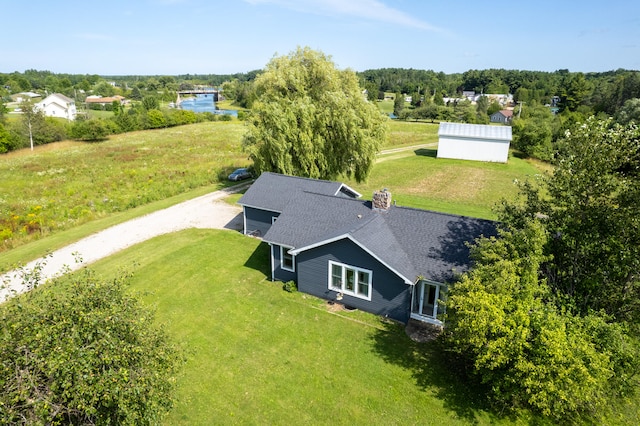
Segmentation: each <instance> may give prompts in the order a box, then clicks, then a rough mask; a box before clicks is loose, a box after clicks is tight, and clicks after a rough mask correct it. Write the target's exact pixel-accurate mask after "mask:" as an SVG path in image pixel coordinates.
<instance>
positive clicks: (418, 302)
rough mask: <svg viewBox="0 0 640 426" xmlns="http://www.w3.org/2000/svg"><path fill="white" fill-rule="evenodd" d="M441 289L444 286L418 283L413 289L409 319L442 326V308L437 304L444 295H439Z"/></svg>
mask: <svg viewBox="0 0 640 426" xmlns="http://www.w3.org/2000/svg"><path fill="white" fill-rule="evenodd" d="M443 289H444V285H441V284H438V283H432V282H429V281H424V280H423V281H419V282H418V283H417V284H416V285H415V286H414V289H413V297H412V301H411V318H413V319H417V320H419V321H425V322H428V323H431V324H437V325H442V314H443V313H444V306H443V305H442V304H441V303H439V300H440V299H441V297H442V296H443V295H444V294H441V290H443ZM442 293H444V292H442Z"/></svg>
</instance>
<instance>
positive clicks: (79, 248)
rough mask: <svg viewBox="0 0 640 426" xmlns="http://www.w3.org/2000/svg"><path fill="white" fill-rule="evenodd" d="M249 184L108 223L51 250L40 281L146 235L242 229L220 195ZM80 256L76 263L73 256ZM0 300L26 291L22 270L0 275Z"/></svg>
mask: <svg viewBox="0 0 640 426" xmlns="http://www.w3.org/2000/svg"><path fill="white" fill-rule="evenodd" d="M248 185H249V184H248V183H244V184H240V185H235V186H232V187H230V188H226V189H224V190H220V191H215V192H212V193H210V194H207V195H203V196H201V197H198V198H194V199H191V200H189V201H185V202H183V203H180V204H176V205H174V206H171V207H169V208H166V209H164V210H158V211H156V212H153V213H150V214H148V215H145V216H141V217H139V218H136V219H132V220H130V221H128V222H124V223H121V224H119V225H115V226H112V227H111V228H107V229H105V230H103V231H100V232H98V233H96V234H93V235H90V236H88V237H86V238H83V239H82V240H80V241H78V242H75V243H73V244H71V245H69V246H66V247H63V248H61V249H59V250H56V251H54V252H53V253H52V254H51V256H50V257H48V258H47V259H46V263H45V264H44V267H43V268H42V271H41V282H44V281H46V280H47V279H49V278H52V277H55V276H57V275H60V274H61V273H62V272H63V271H65V270H72V271H73V270H76V269H80V268H81V267H83V266H86V265H88V264H90V263H93V262H95V261H97V260H99V259H102V258H104V257H107V256H109V255H111V254H113V253H116V252H118V251H120V250H123V249H125V248H127V247H131V246H133V245H135V244H138V243H141V242H143V241H146V240H148V239H150V238H153V237H156V236H158V235H162V234H168V233H170V232H175V231H179V230H182V229H187V228H208V229H233V230H242V226H243V223H242V209H241V208H240V207H239V206H232V205H229V204H227V203H225V202H223V201H219V200H220V199H221V198H224V197H226V196H227V195H229V194H231V193H234V192H238V191H240V190H242V189H244V188H245V187H247V186H248ZM74 253H77V254H78V255H79V258H81V259H82V262H81V263H77V262H76V257H77V256H76V255H74ZM42 261H43V259H38V260H34V261H33V262H29V263H28V264H27V265H25V268H24V269H25V270H27V271H30V270H32V269H33V267H34V266H35V265H36V264H37V263H38V262H42ZM2 283H4V285H3V286H2V288H0V302H2V301H4V300H6V299H8V298H9V297H11V295H12V294H13V293H22V292H23V291H25V290H26V288H25V286H24V285H23V279H22V273H21V272H20V271H10V272H8V273H6V274H4V275H1V276H0V285H1V284H2Z"/></svg>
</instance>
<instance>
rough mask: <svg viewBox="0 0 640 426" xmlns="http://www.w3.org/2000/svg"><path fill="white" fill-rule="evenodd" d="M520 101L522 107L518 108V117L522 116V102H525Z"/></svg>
mask: <svg viewBox="0 0 640 426" xmlns="http://www.w3.org/2000/svg"><path fill="white" fill-rule="evenodd" d="M518 103H519V104H520V109H518V118H520V114H521V113H522V104H524V103H525V102H524V101H518Z"/></svg>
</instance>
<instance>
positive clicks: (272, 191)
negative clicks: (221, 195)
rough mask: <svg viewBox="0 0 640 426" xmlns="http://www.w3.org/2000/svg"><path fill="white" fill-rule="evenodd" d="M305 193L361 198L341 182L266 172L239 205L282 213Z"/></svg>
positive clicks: (239, 201) (240, 200)
mask: <svg viewBox="0 0 640 426" xmlns="http://www.w3.org/2000/svg"><path fill="white" fill-rule="evenodd" d="M304 192H313V193H317V194H323V195H332V196H336V195H340V196H344V197H350V198H358V197H360V196H361V195H360V194H359V193H358V192H357V191H355V190H353V189H351V188H350V187H349V186H347V185H345V184H343V183H341V182H332V181H326V180H317V179H310V178H303V177H297V176H287V175H281V174H278V173H271V172H264V173H262V174H261V175H260V177H259V178H258V179H257V180H256V181H255V182H254V183H253V185H251V187H250V188H249V189H248V190H247V192H245V194H244V195H243V196H242V197H241V198H240V199H239V200H238V204H240V205H242V206H247V207H254V208H258V209H262V210H269V211H274V212H280V213H281V212H282V211H283V209H284V208H285V206H287V205H289V204H290V203H291V202H295V201H297V200H298V198H299V197H300V196H301V194H303V193H304Z"/></svg>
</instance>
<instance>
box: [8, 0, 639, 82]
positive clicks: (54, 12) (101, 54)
mask: <svg viewBox="0 0 640 426" xmlns="http://www.w3.org/2000/svg"><path fill="white" fill-rule="evenodd" d="M0 16H2V32H3V34H4V41H3V43H2V47H0V72H3V73H9V72H13V71H19V72H23V71H25V70H26V69H37V70H48V71H52V72H54V73H71V74H99V75H151V74H158V75H178V74H228V73H236V72H246V71H251V70H255V69H261V68H264V66H265V65H266V63H267V62H268V61H269V60H270V59H271V58H272V57H273V56H274V55H284V54H287V53H290V52H291V51H293V50H295V49H296V47H297V46H309V47H311V48H312V49H317V50H321V51H322V52H324V53H325V54H327V55H331V57H332V58H333V60H334V62H335V63H336V65H337V66H338V67H339V68H341V69H343V68H351V69H353V70H355V71H364V70H366V69H375V68H414V69H427V70H434V71H443V72H445V73H455V72H464V71H466V70H469V69H487V68H505V69H520V70H536V71H554V70H558V69H565V68H566V69H569V70H570V71H582V72H589V71H607V70H614V69H618V68H625V69H635V70H638V69H640V1H638V0H624V1H623V0H609V1H592V0H583V1H578V0H555V1H547V0H536V1H504V2H490V1H480V0H446V1H443V0H128V1H122V0H110V1H93V0H89V1H88V0H81V1H77V0H63V1H58V2H55V1H51V0H30V1H28V2H18V1H13V0H11V1H6V2H3V4H2V5H1V6H0Z"/></svg>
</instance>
